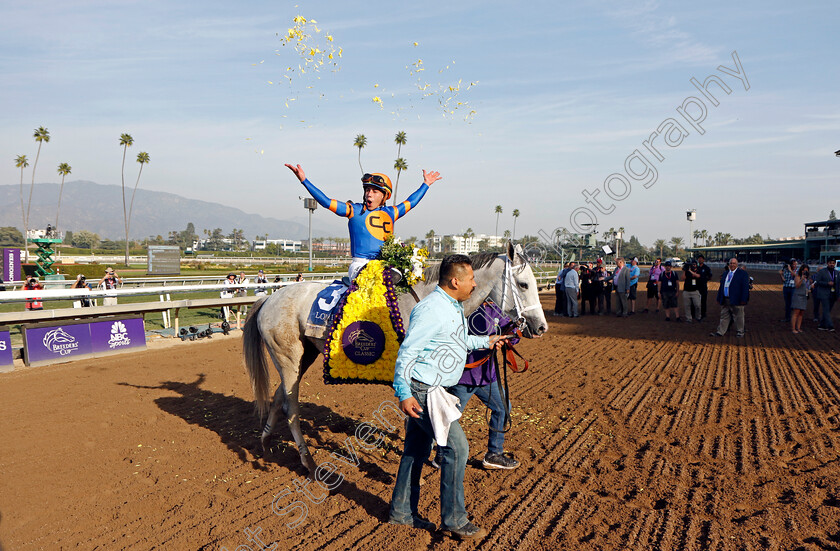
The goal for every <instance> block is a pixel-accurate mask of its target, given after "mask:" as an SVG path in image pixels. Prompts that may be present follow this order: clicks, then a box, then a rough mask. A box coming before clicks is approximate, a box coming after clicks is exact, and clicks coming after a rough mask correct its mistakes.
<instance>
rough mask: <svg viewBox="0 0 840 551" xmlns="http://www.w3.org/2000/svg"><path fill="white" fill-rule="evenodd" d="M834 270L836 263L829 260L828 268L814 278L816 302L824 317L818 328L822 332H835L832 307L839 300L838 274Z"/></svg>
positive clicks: (831, 259)
mask: <svg viewBox="0 0 840 551" xmlns="http://www.w3.org/2000/svg"><path fill="white" fill-rule="evenodd" d="M834 268H835V261H834V259H833V258H829V259H828V264H827V265H826V267H825V268H823V269H821V270H820V271H818V272H817V275H816V276H815V277H814V300H815V301H817V302H819V304H820V310H821V315H822V317H821V318H820V325H819V327H818V329H819V330H820V331H834V323H832V321H831V307H832V306H834V301H836V300H837V283H836V278H837V272H835V271H834Z"/></svg>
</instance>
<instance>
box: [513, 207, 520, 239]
mask: <svg viewBox="0 0 840 551" xmlns="http://www.w3.org/2000/svg"><path fill="white" fill-rule="evenodd" d="M517 218H519V209H513V239H514V240H516V219H517Z"/></svg>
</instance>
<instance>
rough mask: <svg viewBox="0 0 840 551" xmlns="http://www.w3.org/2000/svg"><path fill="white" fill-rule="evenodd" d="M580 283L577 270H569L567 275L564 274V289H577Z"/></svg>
mask: <svg viewBox="0 0 840 551" xmlns="http://www.w3.org/2000/svg"><path fill="white" fill-rule="evenodd" d="M579 283H580V277H579V276H578V273H577V270H569V273H568V274H566V282H565V285H566V289H577V288H578V285H579Z"/></svg>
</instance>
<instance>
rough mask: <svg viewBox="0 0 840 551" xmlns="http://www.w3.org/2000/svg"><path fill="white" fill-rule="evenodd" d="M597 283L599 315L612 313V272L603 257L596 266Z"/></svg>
mask: <svg viewBox="0 0 840 551" xmlns="http://www.w3.org/2000/svg"><path fill="white" fill-rule="evenodd" d="M595 283H596V284H597V286H598V315H599V316H603V315H604V314H605V313H606V314H612V274H611V273H610V272H609V270H607V268H606V267H605V266H604V261H603V259H601V258H599V259H598V267H597V268H595Z"/></svg>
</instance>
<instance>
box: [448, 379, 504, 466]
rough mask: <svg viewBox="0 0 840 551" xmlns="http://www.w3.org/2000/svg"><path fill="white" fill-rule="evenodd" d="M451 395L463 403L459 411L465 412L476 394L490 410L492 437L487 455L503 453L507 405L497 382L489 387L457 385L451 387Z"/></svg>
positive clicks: (488, 442)
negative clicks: (471, 397)
mask: <svg viewBox="0 0 840 551" xmlns="http://www.w3.org/2000/svg"><path fill="white" fill-rule="evenodd" d="M448 390H449V393H450V394H454V395H455V396H457V397H458V400H460V401H461V403H460V404H459V405H458V409H460V410H461V411H464V408H465V407H466V406H467V401H468V400H469V399H470V396H472V395H473V394H475V395H476V396H478V399H479V400H481V401H482V402H483V403H484V405H486V406H487V407H488V408H490V436H489V437H488V439H487V453H502V452H503V451H504V447H505V433H504V432H502V431H503V430H504V426H505V403H504V398H502V394H501V393H500V392H499V386H498V384H497V383H496V382H492V383H490V384H489V385H484V386H473V385H455V386H453V387H450V388H449V389H448Z"/></svg>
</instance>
